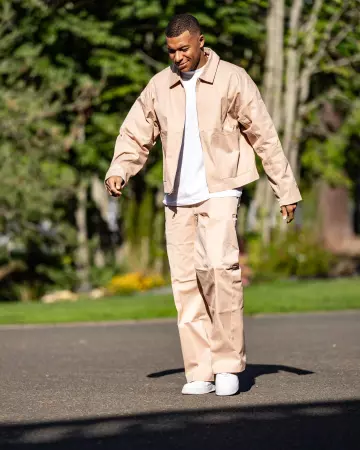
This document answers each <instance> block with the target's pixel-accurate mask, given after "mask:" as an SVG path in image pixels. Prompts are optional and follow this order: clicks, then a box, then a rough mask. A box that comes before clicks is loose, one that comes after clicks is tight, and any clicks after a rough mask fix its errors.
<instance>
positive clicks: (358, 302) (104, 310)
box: [0, 278, 360, 324]
mask: <svg viewBox="0 0 360 450" xmlns="http://www.w3.org/2000/svg"><path fill="white" fill-rule="evenodd" d="M344 309H360V278H352V279H339V280H328V281H326V280H325V281H324V280H322V281H308V282H306V281H301V282H300V281H277V282H273V283H266V284H260V285H253V286H250V287H248V288H246V289H245V312H246V314H258V313H274V312H305V311H333V310H344ZM175 314H176V312H175V308H174V305H173V299H172V296H171V295H141V296H132V297H109V298H104V299H99V300H79V301H78V302H75V303H70V302H61V303H55V304H49V305H47V304H42V303H36V302H34V303H25V304H24V303H0V324H22V323H60V322H84V321H101V320H126V319H150V318H160V317H175Z"/></svg>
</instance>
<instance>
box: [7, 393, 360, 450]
mask: <svg viewBox="0 0 360 450" xmlns="http://www.w3.org/2000/svg"><path fill="white" fill-rule="evenodd" d="M359 424H360V400H353V401H340V402H321V403H320V402H319V403H306V404H305V403H304V404H287V405H269V406H251V407H250V406H248V407H242V408H241V407H240V408H226V409H224V408H221V409H211V410H204V409H201V410H200V409H199V410H190V411H180V412H175V411H173V412H166V413H163V412H161V413H150V414H139V415H129V416H118V417H105V418H94V419H83V420H69V421H66V420H63V421H55V422H45V423H30V424H16V425H15V424H14V425H6V424H2V425H0V446H1V449H2V450H16V449H19V450H20V449H29V450H30V449H39V450H50V449H51V450H65V449H66V450H73V449H76V450H79V449H86V450H93V449H109V450H115V449H116V450H124V449H131V450H140V449H141V450H145V449H146V450H148V449H149V450H152V449H154V450H155V449H156V450H165V449H166V450H169V449H186V450H191V449H201V448H205V449H206V450H219V449H221V450H225V449H228V448H229V449H230V448H231V449H236V448H239V449H246V450H260V449H261V450H262V449H276V450H289V449H296V450H299V449H301V450H312V449H314V450H335V449H336V450H347V449H353V448H354V449H355V448H359V438H360V426H359Z"/></svg>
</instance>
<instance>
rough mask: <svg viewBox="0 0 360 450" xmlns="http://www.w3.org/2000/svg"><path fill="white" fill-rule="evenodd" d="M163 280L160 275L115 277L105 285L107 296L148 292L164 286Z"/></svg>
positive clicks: (130, 274)
mask: <svg viewBox="0 0 360 450" xmlns="http://www.w3.org/2000/svg"><path fill="white" fill-rule="evenodd" d="M165 284H166V283H165V280H164V278H163V277H162V276H161V275H158V274H150V275H145V274H143V273H141V272H133V273H127V274H125V275H116V276H115V277H113V278H112V279H111V281H110V283H109V284H108V285H107V291H108V292H109V294H122V295H126V294H133V293H135V292H141V291H148V290H149V289H153V288H156V287H160V286H164V285H165Z"/></svg>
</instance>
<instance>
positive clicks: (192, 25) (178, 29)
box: [165, 14, 201, 37]
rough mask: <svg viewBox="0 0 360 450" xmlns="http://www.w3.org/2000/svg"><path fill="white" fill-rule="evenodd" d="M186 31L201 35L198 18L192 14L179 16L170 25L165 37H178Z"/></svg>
mask: <svg viewBox="0 0 360 450" xmlns="http://www.w3.org/2000/svg"><path fill="white" fill-rule="evenodd" d="M185 31H189V33H200V32H201V31H200V24H199V22H198V20H197V19H196V17H194V16H192V15H191V14H177V15H176V16H174V17H173V18H172V19H171V20H170V22H169V23H168V26H167V27H166V30H165V35H166V37H177V36H180V34H183V33H185Z"/></svg>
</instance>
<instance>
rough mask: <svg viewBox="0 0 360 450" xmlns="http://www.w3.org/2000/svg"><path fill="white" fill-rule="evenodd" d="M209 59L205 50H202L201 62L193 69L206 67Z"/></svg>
mask: <svg viewBox="0 0 360 450" xmlns="http://www.w3.org/2000/svg"><path fill="white" fill-rule="evenodd" d="M207 60H208V59H207V56H206V55H205V52H204V51H203V50H202V51H201V55H200V59H199V62H198V64H197V66H196V67H195V68H194V69H193V70H198V69H201V68H202V67H204V66H205V64H206V63H207Z"/></svg>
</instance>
